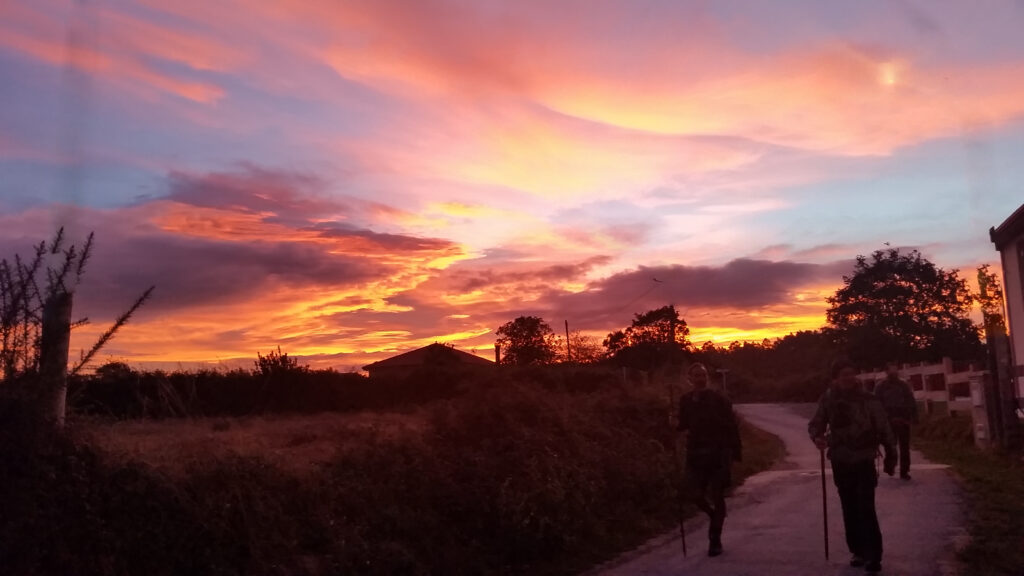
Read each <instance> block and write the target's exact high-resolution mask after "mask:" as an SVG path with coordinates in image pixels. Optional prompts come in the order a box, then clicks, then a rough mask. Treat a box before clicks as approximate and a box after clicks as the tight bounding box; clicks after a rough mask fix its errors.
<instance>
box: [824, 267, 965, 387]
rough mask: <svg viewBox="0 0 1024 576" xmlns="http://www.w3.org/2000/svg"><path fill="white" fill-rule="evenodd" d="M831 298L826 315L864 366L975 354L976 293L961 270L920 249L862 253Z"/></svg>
mask: <svg viewBox="0 0 1024 576" xmlns="http://www.w3.org/2000/svg"><path fill="white" fill-rule="evenodd" d="M843 282H844V284H845V285H844V286H843V287H842V288H840V289H839V290H838V291H836V293H835V295H834V296H831V297H829V298H828V303H829V304H830V305H831V307H830V308H829V309H828V311H827V313H826V315H827V318H828V322H829V325H830V326H831V327H832V328H833V329H834V330H835V333H836V335H837V336H838V339H839V341H840V342H841V344H843V346H844V347H845V348H846V350H847V353H848V354H849V355H850V357H851V359H853V360H854V361H855V362H857V363H859V364H860V365H862V366H863V367H865V368H869V367H880V366H883V365H884V363H885V362H886V361H887V360H898V361H903V362H906V361H938V360H940V359H941V358H942V357H944V356H948V357H950V358H954V359H958V360H965V359H969V360H974V359H977V358H979V357H980V355H981V340H980V338H979V335H978V327H977V326H975V325H974V323H972V322H971V320H970V318H968V314H969V313H970V309H971V302H972V296H971V293H970V291H969V290H968V288H967V283H966V281H964V280H963V279H961V278H960V277H959V276H957V271H956V270H950V271H946V270H943V269H942V268H939V267H937V266H935V264H933V263H932V262H930V261H929V260H927V259H925V258H924V257H922V256H921V254H920V253H919V252H918V251H917V250H913V251H911V252H910V253H909V254H901V253H900V251H899V249H896V248H893V249H889V250H877V251H875V252H874V253H873V254H872V255H871V257H870V258H866V257H864V256H857V263H856V265H855V266H854V271H853V274H852V275H850V276H844V277H843Z"/></svg>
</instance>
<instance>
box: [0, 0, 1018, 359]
mask: <svg viewBox="0 0 1024 576" xmlns="http://www.w3.org/2000/svg"><path fill="white" fill-rule="evenodd" d="M1022 28H1024V3H1022V2H1019V1H1011V0H1006V1H997V0H991V1H989V0H983V1H980V2H957V1H949V2H945V1H942V2H924V1H919V0H901V1H891V0H887V1H859V2H846V1H836V2H821V1H819V0H807V1H797V0H790V1H785V2H761V1H757V2H754V1H751V2H736V1H728V0H726V1H718V0H716V1H714V2H711V1H704V2H698V1H694V2H682V1H679V0H660V1H659V0H621V1H608V0H568V1H558V2H552V1H540V0H537V1H526V0H515V1H511V0H510V1H504V2H498V1H488V0H464V1H442V0H408V1H393V0H372V1H366V2H362V1H358V2H357V1H346V0H308V1H294V2H280V1H273V0H214V1H211V0H175V1H174V2H168V1H164V0H140V1H136V2H127V1H118V0H90V1H88V2H84V1H83V2H70V1H59V0H4V1H0V256H4V257H10V256H11V255H13V254H14V253H15V252H20V253H22V254H26V253H28V252H29V251H30V249H31V246H32V245H33V244H34V243H36V242H38V241H40V240H43V239H46V238H47V237H49V236H51V235H52V233H53V231H54V230H55V229H56V227H58V226H60V225H64V226H67V227H68V229H69V230H70V231H71V232H72V237H73V238H76V239H79V240H81V239H84V237H85V235H86V234H87V233H88V232H89V231H91V230H94V231H96V234H97V240H96V246H95V252H94V257H93V260H92V261H91V262H90V266H89V269H88V270H87V273H86V276H85V281H84V283H83V284H82V285H81V286H79V288H78V292H77V294H78V296H77V299H76V316H88V317H89V318H90V320H91V321H92V323H91V324H90V325H89V326H86V327H84V328H81V329H76V331H75V338H74V341H73V344H72V346H73V348H74V349H75V350H77V349H78V348H82V347H86V346H88V345H89V344H90V343H91V339H93V338H94V337H95V335H96V334H97V333H98V332H100V331H101V330H102V329H103V328H105V325H106V324H108V323H109V322H110V321H111V320H112V318H114V317H115V316H116V315H117V314H118V313H119V312H121V311H123V309H124V308H126V307H127V306H128V304H130V302H131V301H132V300H133V299H134V298H135V296H137V295H138V294H139V293H141V292H142V291H143V290H144V289H145V288H146V287H148V286H149V285H155V286H156V291H155V294H154V297H153V300H152V301H151V302H150V303H149V304H147V305H146V307H145V308H143V309H142V310H141V311H140V312H139V314H138V316H137V317H136V318H135V319H134V320H133V322H132V323H131V324H130V325H129V326H127V327H126V328H125V329H124V330H122V331H121V333H120V334H119V335H118V337H117V339H115V341H114V342H112V344H111V345H110V346H108V348H107V349H106V350H105V352H104V353H102V354H101V358H100V360H101V361H105V360H109V359H117V360H125V361H128V362H129V363H131V364H134V365H138V366H174V365H178V363H180V365H182V366H184V367H194V366H198V365H199V363H202V362H214V363H218V362H219V363H226V364H230V363H231V362H233V361H236V360H237V359H240V358H241V359H247V358H255V356H256V352H257V351H260V352H264V353H265V352H266V351H268V350H270V349H273V348H274V347H276V346H278V345H280V346H281V348H282V350H284V351H286V352H288V353H290V354H292V355H296V356H301V357H304V361H305V362H310V363H311V364H312V365H314V366H318V367H328V366H331V367H335V368H338V369H340V370H348V369H351V368H354V367H359V366H362V365H364V364H366V363H368V362H371V361H373V360H379V359H381V358H384V357H386V356H389V355H391V354H394V353H396V352H400V351H404V350H408V349H410V348H413V347H418V346H422V345H425V344H429V343H431V342H434V341H441V342H447V343H450V344H454V345H456V346H457V347H459V348H460V349H463V350H467V351H475V352H477V353H479V354H481V355H483V356H486V357H492V356H493V343H494V339H495V335H494V331H495V329H496V328H497V327H498V326H500V325H501V324H502V323H504V322H507V321H509V320H511V319H513V318H515V317H516V316H519V315H524V314H529V315H538V316H541V317H543V318H545V319H546V320H547V321H548V322H549V323H551V325H552V326H553V327H555V328H557V329H559V330H561V329H562V327H563V321H565V320H568V321H569V324H570V327H571V328H573V329H580V330H583V331H585V332H588V333H592V334H594V335H595V336H598V337H599V338H600V337H603V335H604V334H606V333H607V332H609V331H611V330H615V329H618V328H622V327H624V326H627V325H628V324H629V322H630V320H631V318H632V316H633V314H634V313H637V312H643V311H645V310H649V309H652V308H656V307H659V306H662V305H664V304H675V305H676V307H677V308H678V309H679V310H680V311H682V313H683V317H684V318H685V319H686V320H687V322H688V323H689V324H690V327H691V331H692V333H691V337H692V340H693V341H694V342H697V343H700V342H702V341H706V340H709V339H710V340H713V341H715V342H717V343H724V344H727V343H729V342H731V341H733V340H748V339H756V340H760V339H762V338H764V337H775V336H782V335H785V334H787V333H789V332H793V331H796V330H802V329H810V328H816V327H819V326H820V325H822V324H823V322H824V311H825V309H826V304H825V302H824V298H825V297H826V296H828V295H830V294H832V293H833V292H834V291H835V289H836V288H837V287H838V286H839V285H840V284H841V283H842V275H843V274H846V273H849V272H850V270H851V267H852V261H853V259H854V257H855V256H856V255H858V254H868V253H870V252H871V251H873V250H876V249H879V248H883V247H884V243H889V244H890V245H892V246H899V247H907V248H909V247H916V248H918V249H920V250H921V251H922V252H923V253H924V255H925V256H926V257H928V258H930V259H931V260H933V261H934V262H935V263H936V264H938V265H939V266H942V267H944V268H958V269H960V270H961V271H962V274H963V275H964V276H973V270H974V268H975V267H976V266H978V265H979V264H983V263H992V264H994V265H996V268H997V269H998V264H997V263H998V258H997V257H998V254H997V253H996V252H995V250H994V247H993V246H992V244H991V243H990V242H989V240H988V229H989V227H990V226H993V225H998V224H999V223H1000V222H1002V221H1003V219H1005V218H1006V217H1007V216H1009V214H1010V213H1011V212H1013V210H1014V209H1016V208H1017V207H1018V206H1019V205H1020V204H1021V202H1024V186H1022V182H1024V34H1021V29H1022ZM655 278H657V279H658V280H659V281H660V282H656V281H654V279H655Z"/></svg>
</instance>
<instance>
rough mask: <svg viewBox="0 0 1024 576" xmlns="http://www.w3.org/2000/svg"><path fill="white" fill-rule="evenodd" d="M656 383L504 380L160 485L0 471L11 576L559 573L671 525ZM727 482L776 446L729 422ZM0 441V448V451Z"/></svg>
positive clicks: (124, 473) (83, 467)
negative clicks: (325, 449) (736, 449)
mask: <svg viewBox="0 0 1024 576" xmlns="http://www.w3.org/2000/svg"><path fill="white" fill-rule="evenodd" d="M662 390H663V388H661V387H660V386H650V387H645V386H637V385H635V384H632V383H630V384H626V383H623V382H621V381H620V380H619V379H617V378H614V377H607V378H605V377H602V376H599V375H596V374H594V375H591V377H585V375H583V374H579V373H570V372H545V371H542V372H537V371H529V370H527V371H522V372H510V373H505V374H504V375H495V376H494V377H493V378H492V379H491V380H489V381H486V382H478V383H477V385H475V386H472V387H470V388H469V389H468V390H466V391H465V393H463V394H461V395H458V396H453V397H450V398H447V399H443V400H439V401H435V402H434V403H432V404H430V405H428V406H425V407H423V408H421V412H422V419H423V421H424V422H425V424H423V425H422V426H421V427H419V428H418V429H417V430H416V433H410V434H401V435H396V434H375V433H372V432H369V431H364V432H363V433H362V434H361V435H360V437H359V441H352V439H351V438H338V439H337V442H338V447H337V449H336V452H335V454H334V456H333V457H332V458H330V460H329V461H328V462H326V463H325V464H323V465H321V466H319V467H317V468H315V469H313V470H311V471H308V472H307V473H304V474H301V475H300V474H294V473H291V472H289V471H287V470H285V469H283V468H281V467H278V466H275V465H273V464H271V463H270V461H269V460H268V459H266V458H261V457H242V456H231V455H227V456H220V457H218V458H214V459H199V458H197V459H186V460H185V463H184V464H183V465H182V466H183V467H184V470H183V473H182V474H176V475H174V476H173V477H172V476H169V475H167V474H165V473H163V472H161V471H159V470H157V469H154V468H153V467H151V466H150V465H149V464H146V463H144V462H141V461H128V462H125V461H123V460H119V459H109V458H105V457H102V456H99V455H98V454H99V452H98V451H97V450H96V448H95V447H94V446H90V445H88V444H82V443H67V444H64V445H61V446H58V447H57V448H56V449H55V451H54V452H52V453H50V454H47V455H42V456H32V457H24V458H19V457H17V456H16V455H14V454H3V455H0V456H3V457H4V461H5V462H7V461H11V462H14V463H16V465H14V466H5V467H3V468H2V469H0V509H2V510H4V514H3V515H2V516H0V566H5V567H7V573H11V574H26V575H34V574H64V573H68V572H69V571H70V572H74V573H76V574H83V575H92V574H98V575H106V574H141V573H146V574H155V575H164V574H166V575H171V574H211V575H222V574H223V575H228V574H231V575H234V574H368V575H376V574H382V575H383V574H542V575H543V574H569V573H574V572H576V571H578V570H580V569H583V568H585V567H587V566H590V565H592V564H593V563H596V562H600V561H604V560H607V559H609V558H610V557H612V556H614V555H615V554H616V553H618V552H619V551H623V550H626V549H629V548H631V547H633V546H635V545H637V544H639V543H641V542H642V541H644V540H646V539H647V538H649V537H650V536H652V535H654V534H657V533H660V532H661V531H663V530H666V529H668V528H669V527H670V526H671V525H672V523H673V522H674V521H675V519H676V517H675V512H674V510H675V508H674V506H673V502H674V500H673V499H674V498H675V496H676V492H675V490H674V486H673V484H672V470H673V466H672V460H671V458H672V456H671V454H672V452H671V450H670V449H669V448H667V447H668V446H669V441H670V439H671V434H672V432H671V431H670V430H669V429H668V427H667V424H666V413H667V411H668V406H667V403H668V400H667V398H666V397H665V394H664V393H663V392H662ZM744 434H745V435H746V438H747V441H748V444H749V445H750V446H759V448H755V449H748V450H747V451H745V455H746V456H747V462H746V463H745V464H744V466H743V467H742V468H740V469H738V470H737V472H738V474H739V475H745V474H747V473H750V472H753V471H756V470H757V469H760V468H763V467H764V466H767V465H769V464H770V462H771V460H772V458H773V457H775V456H777V455H778V454H779V453H780V452H781V449H780V445H779V443H778V441H777V439H774V440H773V439H771V438H767V437H765V436H763V435H756V434H754V433H753V431H751V430H750V429H749V428H746V427H745V428H744ZM0 448H3V447H2V446H0Z"/></svg>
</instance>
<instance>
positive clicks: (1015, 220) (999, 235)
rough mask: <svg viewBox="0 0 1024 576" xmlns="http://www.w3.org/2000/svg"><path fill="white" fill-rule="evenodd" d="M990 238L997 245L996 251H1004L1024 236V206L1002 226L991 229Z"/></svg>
mask: <svg viewBox="0 0 1024 576" xmlns="http://www.w3.org/2000/svg"><path fill="white" fill-rule="evenodd" d="M988 236H989V238H990V239H991V240H992V243H993V244H995V245H996V250H1000V251H1002V249H1003V247H1005V246H1006V245H1007V244H1008V243H1009V242H1010V241H1011V240H1013V239H1014V238H1019V237H1021V236H1024V204H1021V205H1020V208H1017V210H1016V211H1015V212H1014V213H1013V214H1010V217H1009V218H1007V219H1006V220H1005V221H1004V222H1003V223H1002V224H1000V225H999V227H997V228H990V229H989V231H988Z"/></svg>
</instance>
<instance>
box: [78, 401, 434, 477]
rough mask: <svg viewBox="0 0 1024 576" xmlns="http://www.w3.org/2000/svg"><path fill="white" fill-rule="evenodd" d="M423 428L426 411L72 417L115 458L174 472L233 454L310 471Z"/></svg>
mask: <svg viewBox="0 0 1024 576" xmlns="http://www.w3.org/2000/svg"><path fill="white" fill-rule="evenodd" d="M424 426H425V421H424V412H423V411H422V410H416V411H412V410H411V411H407V412H404V413H400V412H369V411H367V412H356V413H321V414H308V415H267V416H246V417H225V418H193V419H166V420H125V421H117V420H113V421H112V420H106V419H99V418H83V419H79V420H77V421H75V422H73V427H74V432H75V433H77V434H78V435H80V436H81V437H82V438H84V439H86V441H87V442H88V444H89V445H90V446H93V447H95V448H96V449H97V450H98V451H99V452H101V453H102V454H103V455H104V456H105V457H107V458H108V459H109V460H110V461H111V462H116V463H122V464H124V463H127V462H130V461H133V460H134V461H139V462H144V463H146V464H148V465H150V466H152V467H153V468H154V469H156V470H158V471H160V472H162V473H166V474H169V475H172V476H178V475H180V474H181V473H182V471H183V470H185V469H187V468H189V467H190V466H194V465H198V464H202V463H203V462H215V461H217V460H223V459H225V458H229V457H239V458H260V459H263V460H265V461H266V462H267V463H268V464H271V465H273V466H276V467H279V468H281V469H282V470H285V471H287V472H290V473H294V474H298V475H304V474H309V473H312V472H313V471H315V470H316V469H317V468H319V467H321V466H324V465H326V464H329V463H330V462H332V461H333V460H335V459H337V458H338V456H339V455H340V453H341V452H342V451H343V446H345V445H346V444H347V445H349V446H353V445H358V444H360V443H365V442H367V441H370V440H378V439H382V438H383V439H394V440H400V439H402V438H407V437H411V436H418V435H421V434H422V433H423V430H424Z"/></svg>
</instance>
